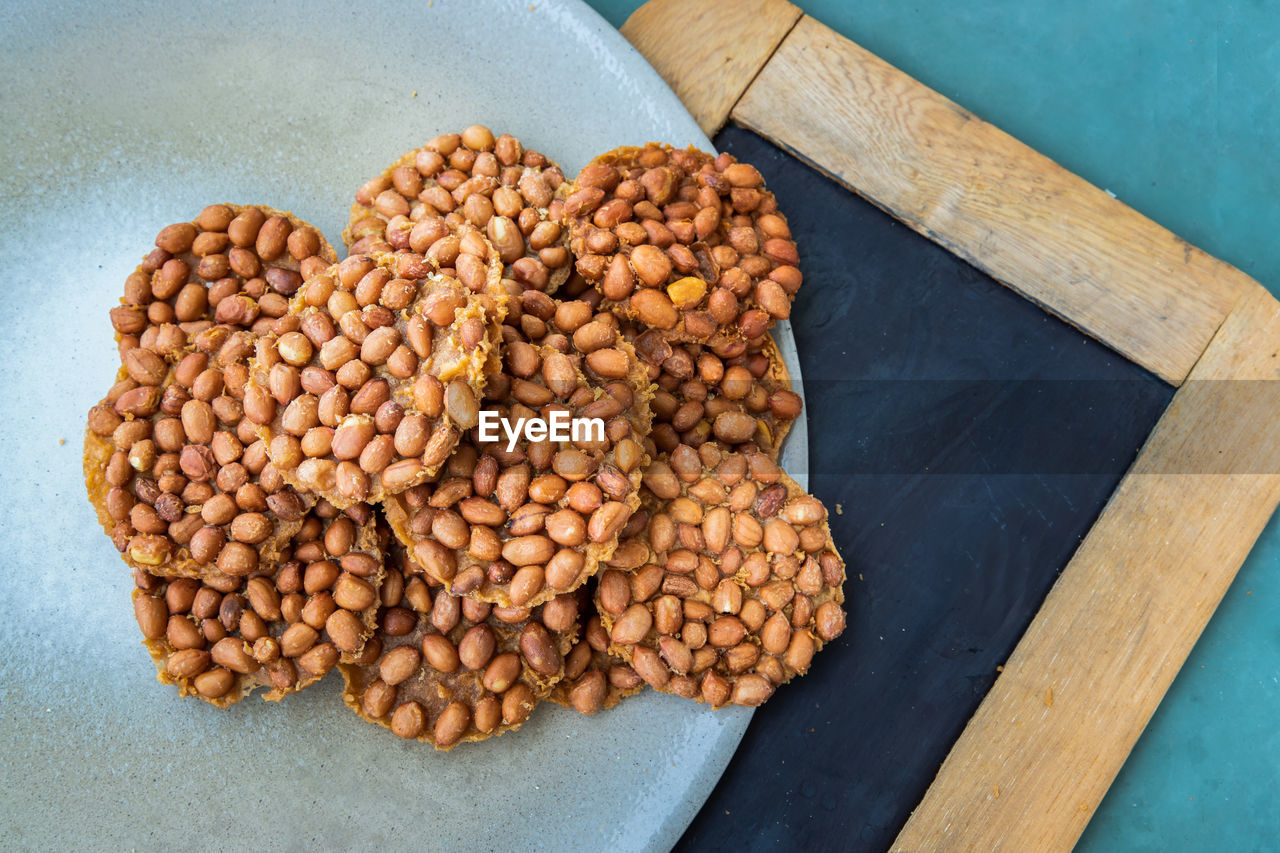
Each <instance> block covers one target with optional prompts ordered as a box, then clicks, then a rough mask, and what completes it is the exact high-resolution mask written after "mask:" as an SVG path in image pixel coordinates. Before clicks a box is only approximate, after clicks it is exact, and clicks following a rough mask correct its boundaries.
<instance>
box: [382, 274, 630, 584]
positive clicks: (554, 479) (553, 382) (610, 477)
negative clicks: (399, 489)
mask: <svg viewBox="0 0 1280 853" xmlns="http://www.w3.org/2000/svg"><path fill="white" fill-rule="evenodd" d="M537 296H538V297H541V298H543V299H545V298H546V296H545V294H540V293H539V294H537ZM578 305H579V306H580V307H581V308H582V309H583V311H582V312H579V313H578V314H577V319H578V320H580V321H581V322H577V323H576V324H575V323H574V322H569V321H568V320H567V319H566V322H567V323H568V324H567V325H566V326H564V327H563V328H564V331H562V330H561V327H559V326H555V325H548V324H546V323H545V322H543V321H539V323H540V325H539V326H538V328H537V331H538V332H539V334H538V336H533V337H534V340H535V341H537V342H536V343H531V342H530V341H529V340H528V339H527V337H529V336H527V335H525V334H524V333H522V332H520V331H518V330H517V329H516V328H515V327H513V326H510V325H507V326H504V337H505V344H504V347H503V355H502V372H501V373H495V374H494V375H491V376H490V379H489V386H488V387H487V388H486V390H485V399H484V404H483V405H484V414H483V415H482V416H483V417H485V418H486V421H485V422H484V423H485V426H483V427H482V428H478V429H475V430H471V431H470V432H469V433H468V434H467V435H466V436H465V437H464V439H463V443H462V444H461V446H460V447H459V449H458V451H457V452H456V453H455V455H454V457H453V458H452V459H451V460H450V461H449V464H448V470H447V471H446V473H445V475H444V476H443V477H441V478H440V479H439V480H438V481H437V482H434V483H423V484H422V485H420V486H416V487H414V488H412V489H409V490H408V491H406V492H404V493H403V494H401V495H396V496H393V497H391V498H389V499H388V501H387V502H386V505H385V509H386V513H387V520H388V522H390V524H391V527H392V529H393V530H394V531H395V532H396V535H397V537H398V538H399V539H400V541H401V542H403V543H405V545H406V546H407V547H409V549H410V552H411V554H412V555H413V557H414V559H415V560H417V561H418V562H419V563H421V564H422V565H423V566H424V567H425V568H426V570H427V572H428V573H429V574H430V575H431V576H432V578H434V579H435V580H436V581H437V582H439V583H442V584H444V585H445V586H447V587H448V588H449V589H450V590H451V591H452V592H454V593H455V594H458V595H465V596H468V597H472V598H476V599H479V600H482V601H490V602H494V603H497V604H502V605H504V606H517V607H528V606H532V605H535V604H539V603H541V602H543V601H546V600H548V599H550V598H552V597H553V596H556V595H559V594H561V593H565V592H571V591H573V590H575V589H577V588H578V587H579V586H581V585H582V584H583V583H585V582H586V580H587V578H589V577H591V576H592V575H593V574H595V572H596V571H597V569H598V567H599V564H600V562H601V561H602V560H607V559H608V558H609V557H610V555H612V554H613V552H614V549H615V548H616V547H617V542H618V534H619V531H621V530H622V529H623V527H624V525H626V523H627V521H628V519H629V518H630V516H631V514H632V512H633V511H634V510H635V509H636V507H637V506H639V498H638V495H637V493H638V489H639V484H640V475H641V470H642V468H643V467H644V464H645V461H646V459H647V456H646V454H645V452H644V448H643V441H644V436H645V434H646V433H647V432H648V429H649V423H650V417H651V416H650V413H649V406H648V380H647V378H645V376H644V370H643V368H642V367H641V366H640V364H639V362H638V360H637V359H636V356H635V352H634V350H632V348H631V346H630V345H629V344H627V343H626V341H624V340H623V339H622V337H621V335H620V334H619V332H618V330H617V328H616V327H615V326H613V325H610V322H609V321H612V318H608V320H605V319H603V318H602V319H601V320H591V319H590V318H591V317H592V312H591V310H590V308H589V307H587V306H586V305H585V303H578ZM605 316H606V317H607V315H605ZM533 420H537V421H539V422H541V423H542V424H543V425H544V426H546V427H548V428H550V429H555V428H556V426H557V424H560V425H561V426H562V428H563V430H564V434H563V435H561V436H557V435H554V434H552V433H550V432H546V433H540V434H539V435H537V436H531V435H530V434H528V433H525V432H522V431H520V427H519V425H520V424H523V423H526V422H529V421H533ZM592 422H594V423H592ZM499 423H505V424H506V426H505V427H500V426H499ZM512 425H516V426H515V427H514V429H516V431H517V434H516V435H514V436H512V435H511V434H510V433H509V432H507V431H505V430H508V429H510V428H513V427H512Z"/></svg>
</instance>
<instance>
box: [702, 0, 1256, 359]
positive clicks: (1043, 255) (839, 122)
mask: <svg viewBox="0 0 1280 853" xmlns="http://www.w3.org/2000/svg"><path fill="white" fill-rule="evenodd" d="M725 5H731V4H725ZM677 91H680V90H679V88H677ZM732 118H733V119H734V120H735V121H737V122H738V123H739V124H742V125H744V126H746V127H748V128H750V129H752V130H755V131H756V132H758V133H760V134H762V135H764V136H767V137H768V138H769V139H771V140H773V141H774V142H775V143H777V144H778V145H780V146H782V147H784V148H786V149H788V150H790V151H792V152H794V153H795V154H797V155H798V156H800V157H802V158H804V159H806V160H808V161H809V162H811V163H813V164H814V165H815V166H817V167H818V168H819V169H821V170H823V171H824V172H826V173H828V174H830V175H831V176H833V177H834V178H835V179H837V180H839V181H841V182H842V183H844V184H845V185H846V186H848V187H849V188H851V189H852V190H854V191H855V192H857V193H859V194H860V195H863V196H864V197H866V198H867V199H869V200H870V201H872V202H873V203H875V204H877V205H878V206H880V207H882V208H884V209H885V210H887V211H888V212H889V213H891V214H893V215H894V216H896V217H897V218H898V219H901V220H902V221H903V222H905V223H906V224H908V225H909V226H911V227H912V228H914V229H915V230H917V231H919V232H920V233H922V234H924V235H926V236H928V237H930V238H931V239H933V240H936V241H937V242H939V243H941V244H942V245H944V246H946V247H947V248H948V249H950V250H951V251H953V252H955V253H956V254H957V255H959V256H961V257H963V258H965V259H966V260H968V261H969V262H970V263H973V264H974V265H975V266H977V267H979V268H981V269H983V270H985V271H986V272H987V273H989V274H990V275H991V276H993V277H994V278H996V279H997V280H999V281H1001V282H1003V283H1005V284H1007V285H1008V286H1010V287H1012V288H1013V289H1014V290H1016V291H1018V292H1019V293H1020V294H1022V295H1023V296H1025V297H1026V298H1028V299H1030V300H1032V301H1034V302H1036V303H1038V304H1039V305H1041V306H1043V307H1044V308H1046V309H1048V310H1050V311H1052V312H1053V313H1055V314H1058V315H1059V316H1061V317H1062V318H1064V319H1065V320H1067V321H1068V322H1070V323H1072V324H1074V325H1076V326H1078V327H1079V328H1080V329H1082V330H1084V331H1085V332H1087V333H1088V334H1090V335H1092V336H1094V337H1096V338H1098V339H1099V340H1101V341H1102V342H1103V343H1105V344H1107V345H1108V346H1110V347H1112V348H1114V349H1115V350H1117V351H1118V352H1119V353H1121V354H1122V355H1124V356H1125V357H1127V358H1129V359H1130V360H1131V361H1135V362H1137V363H1139V364H1141V365H1143V366H1144V367H1146V368H1148V369H1149V370H1151V371H1153V372H1154V373H1156V374H1157V375H1159V376H1160V377H1162V378H1163V379H1165V380H1166V381H1168V382H1171V383H1173V384H1178V383H1180V382H1181V381H1182V380H1183V378H1185V377H1186V375H1187V373H1188V372H1189V371H1190V370H1191V367H1192V365H1193V364H1195V362H1196V359H1197V358H1198V357H1199V356H1200V354H1201V352H1203V351H1204V348H1205V347H1206V346H1207V345H1208V343H1209V340H1210V339H1211V338H1212V337H1213V334H1214V332H1215V331H1216V330H1217V328H1218V326H1219V325H1220V324H1221V323H1222V320H1223V318H1224V317H1225V316H1226V315H1227V312H1228V311H1230V309H1231V306H1232V305H1233V304H1234V303H1235V301H1236V299H1237V298H1238V296H1239V294H1240V293H1242V292H1243V289H1244V288H1245V287H1246V286H1247V285H1248V284H1250V283H1251V282H1252V280H1251V279H1249V278H1248V277H1247V276H1245V275H1244V274H1243V273H1241V272H1240V271H1239V270H1236V269H1235V268H1233V267H1231V266H1230V265H1228V264H1226V263H1223V262H1222V261H1219V260H1217V259H1215V258H1213V257H1211V256H1209V255H1207V254H1205V253H1204V252H1202V251H1201V250H1199V249H1197V248H1195V247H1194V246H1191V245H1190V244H1188V243H1186V242H1185V241H1183V240H1181V239H1179V238H1178V237H1177V236H1175V235H1173V234H1172V233H1170V232H1169V231H1167V230H1165V229H1164V228H1161V227H1160V226H1159V225H1157V224H1155V223H1154V222H1152V221H1151V220H1149V219H1147V218H1146V217H1144V216H1142V215H1141V214H1139V213H1137V212H1136V211H1134V210H1132V209H1131V208H1129V207H1127V206H1126V205H1124V204H1122V203H1121V202H1119V201H1117V200H1116V199H1114V198H1112V197H1111V196H1109V195H1107V194H1106V193H1105V192H1103V191H1102V190H1100V189H1098V188H1097V187H1094V186H1092V185H1091V184H1089V183H1088V182H1086V181H1085V180H1083V179H1082V178H1079V177H1077V176H1076V175H1073V174H1071V173H1070V172H1068V171H1067V170H1065V169H1063V168H1062V167H1061V166H1059V165H1058V164H1057V163H1054V162H1053V161H1052V160H1050V159H1049V158H1047V157H1045V156H1043V155H1041V154H1039V153H1037V152H1035V151H1033V150H1032V149H1030V148H1028V147H1027V146H1025V145H1023V144H1022V143H1020V142H1018V141H1017V140H1016V139H1013V138H1012V137H1010V136H1009V135H1007V134H1005V133H1004V132H1002V131H1000V130H999V129H997V128H995V127H993V126H991V125H990V124H987V123H986V122H984V121H982V120H981V119H979V118H977V117H976V116H974V115H973V114H972V113H969V112H968V111H967V110H964V109H963V108H961V107H959V106H957V105H956V104H954V103H952V102H951V101H949V100H947V99H946V98H944V97H942V96H941V95H939V94H938V93H937V92H934V91H933V90H931V89H929V88H928V87H926V86H924V85H923V84H921V83H918V82H917V81H915V80H913V79H912V78H911V77H909V76H907V75H906V74H904V73H902V72H901V71H899V70H898V69H896V68H894V67H893V66H891V65H889V64H888V63H886V62H884V61H883V60H881V59H879V58H878V57H876V56H874V55H872V54H871V53H868V52H867V51H866V50H863V49H862V48H861V47H859V46H858V45H856V44H854V43H853V42H850V41H848V40H847V39H845V38H843V37H842V36H840V35H839V34H838V33H836V32H834V31H833V30H831V29H829V28H827V27H826V26H823V25H822V24H820V23H818V22H817V21H815V20H813V19H812V18H809V17H804V18H802V19H801V20H800V22H799V23H797V24H796V25H795V27H794V29H792V30H791V32H790V34H789V35H788V36H787V37H786V38H785V39H784V40H783V42H782V44H781V45H779V46H778V48H777V50H776V51H775V52H774V54H773V57H772V58H771V59H770V60H769V61H768V63H767V64H766V65H765V67H764V68H763V69H762V70H761V71H760V73H759V75H757V77H756V79H755V81H754V82H753V83H752V84H751V86H750V87H749V88H748V89H747V91H746V93H745V94H744V95H743V96H742V99H741V100H740V101H739V102H738V103H737V105H736V106H735V107H734V108H733V111H732ZM800 249H801V252H802V253H803V251H804V244H803V241H802V240H801V242H800Z"/></svg>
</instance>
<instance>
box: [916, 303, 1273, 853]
mask: <svg viewBox="0 0 1280 853" xmlns="http://www.w3.org/2000/svg"><path fill="white" fill-rule="evenodd" d="M1278 354H1280V303H1277V302H1276V300H1275V299H1273V298H1272V297H1271V296H1270V295H1269V294H1267V292H1266V291H1265V290H1263V289H1262V288H1261V287H1260V286H1256V285H1255V286H1254V287H1252V288H1250V289H1249V290H1248V292H1247V293H1246V294H1245V295H1244V296H1243V297H1242V298H1241V300H1240V302H1239V304H1238V305H1237V306H1236V308H1235V309H1234V310H1233V311H1232V313H1231V314H1230V316H1229V317H1228V318H1227V320H1226V322H1225V323H1224V324H1223V326H1222V328H1221V329H1220V331H1219V332H1218V334H1217V335H1216V336H1215V337H1214V339H1213V341H1212V343H1211V345H1210V346H1209V348H1208V349H1207V350H1206V352H1205V354H1204V356H1203V358H1201V360H1200V361H1199V363H1198V364H1197V365H1196V367H1195V369H1194V370H1193V371H1192V372H1191V374H1190V376H1189V377H1188V381H1187V382H1186V383H1185V384H1184V385H1183V387H1181V388H1180V389H1179V390H1178V392H1177V394H1175V395H1174V399H1173V402H1172V403H1171V404H1170V406H1169V408H1168V410H1167V411H1166V412H1165V414H1164V416H1163V417H1162V418H1161V420H1160V422H1159V424H1157V426H1156V429H1155V430H1154V431H1153V432H1152V434H1151V437H1150V438H1149V440H1148V442H1147V444H1146V446H1145V447H1144V448H1143V450H1142V452H1141V454H1140V455H1139V457H1138V459H1137V461H1136V462H1135V463H1134V465H1133V468H1132V469H1131V471H1130V473H1129V474H1128V475H1126V477H1125V479H1124V481H1122V483H1121V484H1120V487H1119V488H1118V489H1117V490H1116V493H1115V494H1114V496H1113V497H1112V499H1111V501H1110V502H1109V504H1108V505H1107V508H1106V509H1105V510H1104V511H1103V514H1102V516H1101V517H1100V518H1099V519H1098V521H1097V523H1096V524H1095V525H1094V526H1093V528H1092V529H1091V530H1090V532H1089V535H1088V536H1087V537H1086V538H1085V540H1084V542H1083V543H1082V544H1081V546H1080V548H1079V549H1078V550H1077V552H1076V554H1075V556H1074V557H1073V558H1072V560H1071V562H1070V563H1069V564H1068V565H1067V567H1066V569H1065V570H1064V571H1063V573H1062V576H1061V578H1060V579H1059V580H1058V582H1057V584H1056V585H1055V586H1054V588H1053V590H1052V591H1051V592H1050V594H1049V596H1048V598H1047V599H1046V600H1045V603H1044V605H1043V607H1042V608H1041V610H1040V612H1039V613H1038V614H1037V615H1036V618H1035V620H1034V621H1033V622H1032V624H1031V627H1030V628H1029V629H1028V630H1027V632H1026V633H1025V634H1024V635H1023V638H1022V640H1021V642H1020V643H1019V644H1018V647H1017V649H1016V650H1015V651H1014V653H1013V655H1012V656H1011V657H1010V659H1009V661H1008V663H1007V664H1006V665H1005V667H1004V671H1003V673H1002V674H1001V676H1000V678H999V679H998V680H997V681H996V684H995V686H994V687H993V688H992V689H991V692H990V693H989V694H988V695H987V697H986V699H985V700H984V701H983V703H982V705H981V706H980V707H979V709H978V711H977V713H976V714H974V716H973V718H972V719H971V720H970V722H969V724H968V726H967V727H966V728H965V731H964V734H963V735H962V736H961V737H960V739H959V740H958V741H957V742H956V744H955V746H954V747H953V748H952V750H951V753H950V755H949V756H948V757H947V759H946V761H945V762H944V763H943V765H942V768H941V770H940V771H939V773H938V776H937V779H936V780H935V781H934V783H933V785H932V786H931V787H930V788H929V791H928V793H927V794H926V795H925V798H924V800H923V801H922V802H921V803H920V805H919V806H918V807H917V808H916V810H915V812H914V813H913V815H912V817H911V818H910V820H909V821H908V823H907V825H906V827H905V828H904V829H903V830H902V833H901V834H900V835H899V836H898V839H897V841H896V842H895V844H894V846H893V849H894V850H900V851H917V850H997V849H1000V850H1013V851H1020V850H1063V851H1066V850H1070V849H1071V848H1072V846H1073V845H1074V844H1075V842H1076V841H1077V839H1078V838H1079V836H1080V833H1081V832H1082V831H1083V830H1084V827H1085V825H1086V824H1087V823H1088V821H1089V818H1090V816H1091V815H1092V814H1093V812H1094V810H1095V808H1096V807H1097V805H1098V803H1099V802H1101V800H1102V797H1103V795H1104V794H1105V793H1106V791H1107V788H1108V787H1109V786H1110V784H1111V781H1112V779H1114V778H1115V775H1116V773H1117V772H1118V771H1119V770H1120V767H1121V765H1122V764H1123V763H1124V760H1125V758H1126V757H1127V756H1128V754H1129V751H1130V750H1131V749H1132V747H1133V744H1134V743H1135V742H1136V741H1137V739H1138V736H1139V735H1140V734H1141V732H1142V730H1143V728H1144V727H1145V726H1146V724H1147V721H1148V720H1149V719H1150V718H1151V715H1152V713H1153V712H1154V711H1155V708H1156V706H1157V705H1158V704H1159V703H1160V700H1161V698H1162V697H1163V696H1164V694H1165V691H1166V690H1167V689H1168V687H1169V685H1170V683H1171V682H1172V681H1173V678H1174V676H1175V675H1176V674H1177V672H1178V670H1179V668H1180V667H1181V666H1182V663H1183V661H1184V660H1185V659H1186V657H1187V655H1188V653H1189V652H1190V651H1191V648H1192V646H1193V645H1194V644H1195V642H1196V639H1197V638H1198V637H1199V636H1200V633H1201V631H1202V630H1203V629H1204V626H1205V625H1206V624H1207V622H1208V621H1209V617H1210V616H1211V615H1212V613H1213V611H1214V609H1215V608H1216V607H1217V605H1218V602H1219V601H1220V600H1221V598H1222V596H1223V594H1224V593H1225V591H1226V589H1227V587H1228V586H1229V585H1230V584H1231V581H1232V579H1233V578H1234V577H1235V575H1236V571H1237V570H1238V569H1239V567H1240V565H1241V563H1242V562H1243V561H1244V559H1245V557H1246V555H1247V554H1248V553H1249V550H1250V549H1251V548H1252V546H1253V543H1254V540H1255V539H1256V538H1257V536H1258V535H1259V534H1260V533H1261V531H1262V529H1263V526H1264V525H1265V524H1266V523H1267V520H1268V519H1269V518H1270V517H1271V514H1272V511H1273V510H1274V509H1275V507H1276V505H1277V502H1280V474H1278V473H1277V472H1280V419H1278V418H1277V417H1276V413H1277V412H1280V382H1277V381H1276V380H1277V379H1280V355H1278ZM1205 472H1208V473H1205Z"/></svg>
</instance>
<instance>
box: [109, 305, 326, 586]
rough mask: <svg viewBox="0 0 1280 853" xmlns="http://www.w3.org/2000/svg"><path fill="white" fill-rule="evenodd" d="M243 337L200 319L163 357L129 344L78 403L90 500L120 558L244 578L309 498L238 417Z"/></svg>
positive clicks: (247, 338)
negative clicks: (96, 392) (122, 361)
mask: <svg viewBox="0 0 1280 853" xmlns="http://www.w3.org/2000/svg"><path fill="white" fill-rule="evenodd" d="M253 341H254V335H253V333H252V332H249V331H246V330H243V329H241V330H233V328H232V327H231V326H227V325H217V326H211V327H208V328H206V329H204V330H203V331H201V332H199V333H197V334H196V336H195V340H194V343H193V345H192V346H191V347H190V349H189V350H187V351H186V353H185V355H182V356H181V359H180V360H179V361H178V362H177V363H176V364H173V365H170V364H169V363H168V362H167V361H165V360H164V359H163V358H161V357H160V356H159V355H158V354H156V353H155V352H154V351H152V350H150V349H148V348H146V347H142V346H138V347H134V348H133V349H131V350H129V351H128V353H127V354H126V366H125V367H124V368H122V370H121V378H120V379H119V380H118V381H117V383H116V385H115V386H114V387H113V388H112V390H111V391H110V392H109V393H108V394H107V396H106V398H105V399H103V400H102V401H101V402H100V403H98V405H96V406H94V407H93V408H92V409H91V410H90V411H89V417H88V428H87V429H86V430H85V444H84V475H85V484H86V488H87V490H88V493H89V501H90V503H92V504H93V506H94V508H95V510H96V511H97V513H98V520H99V521H100V522H101V524H102V526H103V529H104V530H105V531H106V532H107V535H108V536H110V537H111V540H112V542H113V543H114V544H115V546H116V548H117V549H118V550H119V551H120V553H121V556H122V557H123V558H124V560H125V562H126V563H128V564H129V565H130V566H133V567H134V568H139V569H144V570H146V571H148V572H150V573H152V574H155V575H161V576H168V577H178V576H181V577H203V576H207V575H209V574H211V573H215V572H216V573H222V574H227V575H234V576H238V577H243V576H246V575H248V574H250V573H252V572H255V571H257V570H258V567H259V566H260V565H269V564H271V563H272V562H274V561H275V560H276V559H278V558H279V556H280V552H281V549H282V548H283V547H284V546H285V545H286V544H287V543H288V541H289V539H290V538H291V537H292V536H293V535H294V534H295V533H297V531H298V529H299V527H301V525H302V519H303V516H304V515H305V514H306V511H307V509H308V508H310V507H311V505H312V504H313V503H314V499H312V498H310V497H306V496H303V495H300V494H298V493H297V492H296V491H295V490H294V489H293V488H292V487H291V486H289V485H288V484H287V483H285V481H284V479H283V478H282V477H281V476H280V472H279V471H278V470H276V468H275V466H273V465H272V464H271V463H270V461H269V460H268V458H267V451H266V445H265V444H264V443H263V442H261V441H259V440H258V438H257V435H256V434H255V432H254V430H253V424H252V423H251V422H249V421H248V420H247V419H246V418H245V416H244V406H243V403H242V399H243V397H244V383H245V377H246V376H247V375H248V366H247V362H248V356H249V353H251V352H252V350H253ZM172 355H174V356H175V357H176V354H172Z"/></svg>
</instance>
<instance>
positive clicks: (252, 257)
mask: <svg viewBox="0 0 1280 853" xmlns="http://www.w3.org/2000/svg"><path fill="white" fill-rule="evenodd" d="M337 259H338V256H337V254H336V253H335V252H334V251H333V247H332V246H330V245H329V243H328V242H327V241H326V240H325V239H324V236H323V235H322V234H321V233H320V232H319V231H318V230H317V229H315V228H314V227H312V226H310V225H308V224H307V223H305V222H303V221H302V220H300V219H298V218H296V217H294V216H293V215H292V214H289V213H282V212H280V211H278V210H274V209H272V208H270V207H266V206H264V205H251V206H242V205H235V204H212V205H209V206H208V207H206V208H205V209H204V210H202V211H201V212H200V215H199V216H197V217H196V218H195V219H194V220H192V221H191V222H179V223H177V224H174V225H169V226H167V227H165V228H163V229H161V231H160V233H159V234H158V235H157V236H156V248H155V249H154V250H152V251H151V253H150V254H148V255H147V256H146V257H145V258H144V259H143V261H142V263H141V264H140V265H139V266H138V268H137V269H136V270H134V272H133V273H132V274H130V275H129V277H128V278H127V279H125V283H124V294H123V296H122V297H121V299H120V303H121V304H120V305H119V306H118V307H116V308H113V309H111V325H112V327H113V328H114V329H115V331H116V340H117V343H118V344H119V347H120V357H121V361H122V362H123V361H124V360H125V359H126V358H127V354H128V351H129V350H132V349H134V348H137V347H139V346H141V347H143V348H145V349H147V350H151V351H152V352H155V353H156V354H158V355H160V356H161V357H162V358H166V359H168V360H170V361H173V360H176V358H177V357H178V355H179V354H180V353H181V352H182V351H183V350H184V349H186V348H187V347H188V345H189V342H190V339H191V338H193V337H194V336H195V335H196V334H198V333H199V332H201V331H203V330H204V329H206V328H208V327H209V326H211V325H213V324H215V323H220V324H224V325H229V326H233V327H235V328H240V329H253V330H254V331H259V332H260V331H264V330H265V329H266V328H267V327H268V326H269V325H270V322H271V320H272V319H273V318H275V317H279V316H281V315H283V314H284V313H285V311H286V309H287V308H288V305H289V297H291V296H293V294H294V293H295V292H297V290H298V288H299V287H301V286H302V282H303V280H304V279H305V278H306V277H307V276H309V275H310V274H311V273H313V272H315V271H317V270H320V269H323V268H325V267H327V266H329V265H330V264H332V263H334V262H335V261H336V260H337Z"/></svg>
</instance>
